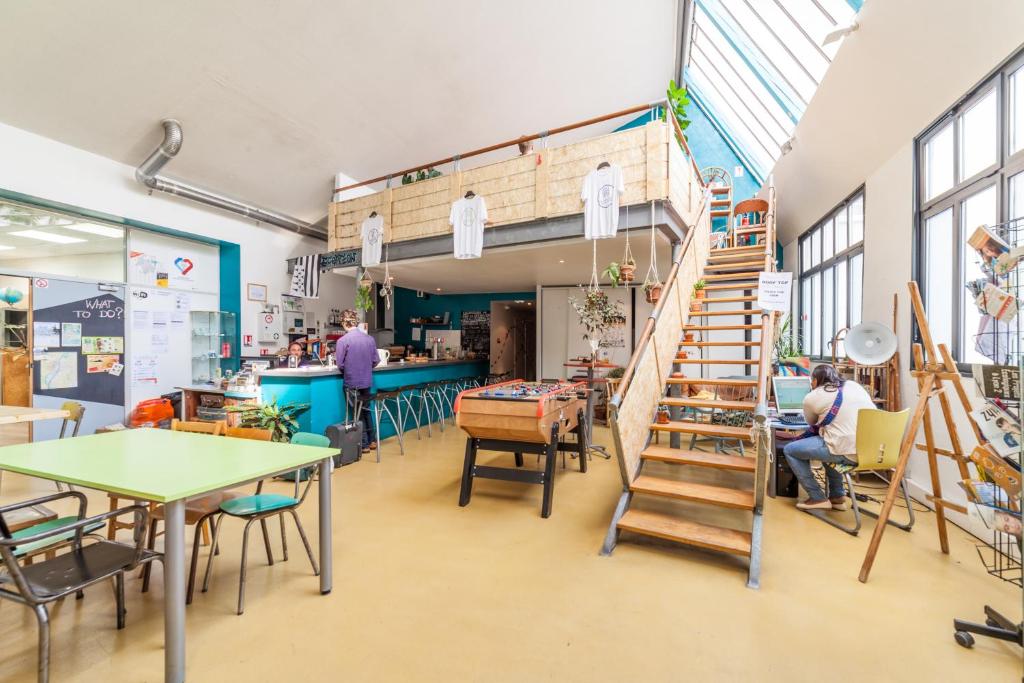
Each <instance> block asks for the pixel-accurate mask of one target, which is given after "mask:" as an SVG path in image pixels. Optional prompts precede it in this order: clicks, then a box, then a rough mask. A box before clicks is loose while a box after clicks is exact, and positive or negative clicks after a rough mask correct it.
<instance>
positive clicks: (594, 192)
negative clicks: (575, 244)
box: [580, 164, 626, 240]
mask: <svg viewBox="0 0 1024 683" xmlns="http://www.w3.org/2000/svg"><path fill="white" fill-rule="evenodd" d="M625 191H626V186H625V185H624V184H623V182H622V169H621V168H619V167H618V166H617V165H616V164H608V165H607V166H605V167H604V168H597V169H594V170H593V171H591V172H590V173H588V174H587V177H586V178H585V179H584V180H583V191H582V192H580V199H582V200H583V204H584V206H583V235H584V237H586V238H587V239H588V240H600V239H605V238H608V237H615V233H616V231H618V229H619V197H620V196H621V195H622V193H623V192H625Z"/></svg>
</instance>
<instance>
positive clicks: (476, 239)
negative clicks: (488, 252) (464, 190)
mask: <svg viewBox="0 0 1024 683" xmlns="http://www.w3.org/2000/svg"><path fill="white" fill-rule="evenodd" d="M448 222H449V223H451V225H452V230H453V232H454V235H453V237H454V239H453V242H454V243H455V258H480V252H482V251H483V248H484V223H486V222H487V203H486V202H485V201H484V198H483V197H481V196H480V195H474V196H472V197H470V198H469V199H466V198H465V197H463V198H462V199H459V200H456V201H455V202H454V203H453V204H452V211H451V214H449V216H448Z"/></svg>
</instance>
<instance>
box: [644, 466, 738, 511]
mask: <svg viewBox="0 0 1024 683" xmlns="http://www.w3.org/2000/svg"><path fill="white" fill-rule="evenodd" d="M629 489H630V490H631V491H632V492H633V493H646V494H649V495H652V496H662V497H663V498H675V499H676V500H690V501H693V502H695V503H707V504H708V505H717V506H719V507H726V508H737V509H740V510H753V509H754V492H753V491H741V490H739V489H730V488H726V487H724V486H711V485H709V484H697V483H695V482H692V481H678V480H676V479H665V478H663V477H652V476H650V475H648V474H641V475H640V476H639V477H637V478H636V479H634V480H633V483H632V484H630V485H629Z"/></svg>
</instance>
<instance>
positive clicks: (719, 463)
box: [640, 446, 755, 472]
mask: <svg viewBox="0 0 1024 683" xmlns="http://www.w3.org/2000/svg"><path fill="white" fill-rule="evenodd" d="M640 457H641V458H643V459H644V460H657V461H658V462H667V463H670V464H673V465H694V466H696V467H711V468H714V469H717V470H734V471H736V472H753V471H754V464H755V461H754V458H744V457H743V456H740V455H726V454H725V453H708V452H707V451H691V450H687V449H683V448H669V447H668V446H648V447H647V448H646V449H644V451H643V452H642V453H641V454H640Z"/></svg>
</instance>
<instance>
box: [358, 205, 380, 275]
mask: <svg viewBox="0 0 1024 683" xmlns="http://www.w3.org/2000/svg"><path fill="white" fill-rule="evenodd" d="M362 235H363V264H362V265H363V268H366V267H368V266H376V265H378V264H380V247H381V245H382V244H383V243H384V216H381V215H380V214H377V215H376V216H372V217H368V218H367V219H366V220H364V221H363V226H362Z"/></svg>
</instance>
